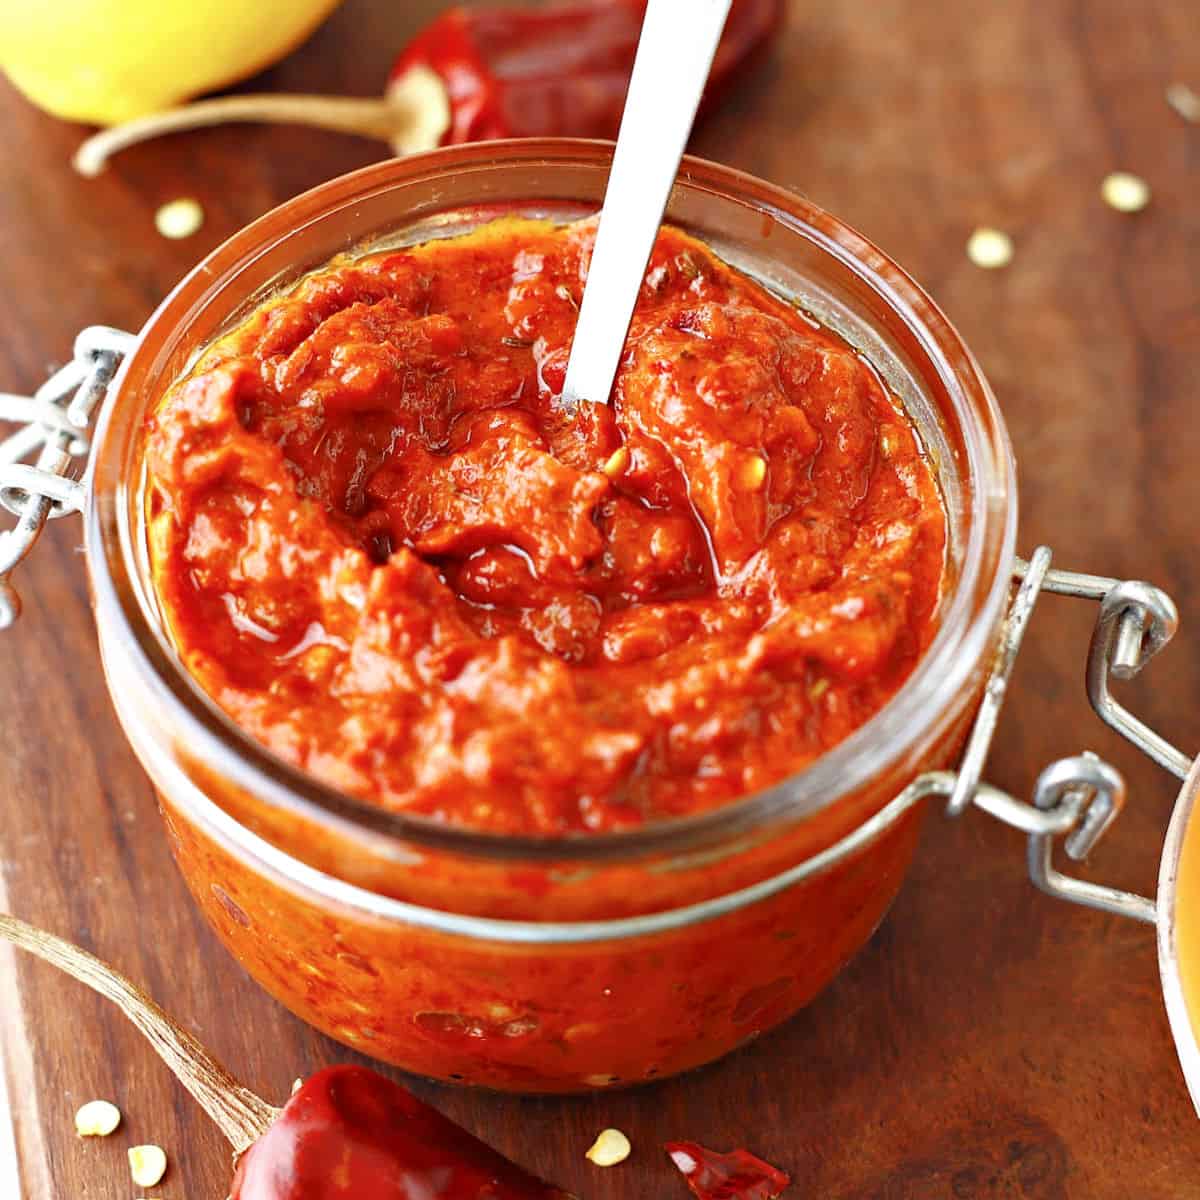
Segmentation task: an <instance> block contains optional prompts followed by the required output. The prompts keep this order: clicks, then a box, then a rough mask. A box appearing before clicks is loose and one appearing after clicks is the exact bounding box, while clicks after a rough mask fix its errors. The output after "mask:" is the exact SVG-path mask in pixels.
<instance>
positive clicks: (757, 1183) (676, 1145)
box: [666, 1142, 792, 1200]
mask: <svg viewBox="0 0 1200 1200" xmlns="http://www.w3.org/2000/svg"><path fill="white" fill-rule="evenodd" d="M666 1151H667V1153H668V1154H669V1155H670V1156H671V1161H672V1162H673V1163H674V1164H675V1165H676V1166H677V1167H678V1168H679V1169H680V1171H682V1172H683V1176H684V1178H685V1179H686V1180H687V1182H688V1187H690V1188H691V1189H692V1193H693V1195H695V1196H697V1197H698V1198H699V1200H774V1198H775V1197H776V1196H778V1195H779V1194H780V1193H781V1192H782V1191H783V1190H784V1188H786V1187H787V1186H788V1184H789V1183H791V1182H792V1180H791V1176H789V1175H787V1174H785V1173H784V1172H783V1171H780V1170H779V1169H778V1168H777V1167H773V1166H771V1164H770V1163H765V1162H763V1160H762V1159H761V1158H755V1156H754V1155H753V1154H751V1153H750V1152H749V1151H748V1150H731V1151H730V1152H729V1153H728V1154H718V1153H717V1152H716V1151H715V1150H707V1149H705V1148H704V1147H703V1146H699V1145H697V1144H696V1143H695V1142H668V1143H667V1145H666Z"/></svg>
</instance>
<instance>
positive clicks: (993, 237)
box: [967, 227, 1013, 271]
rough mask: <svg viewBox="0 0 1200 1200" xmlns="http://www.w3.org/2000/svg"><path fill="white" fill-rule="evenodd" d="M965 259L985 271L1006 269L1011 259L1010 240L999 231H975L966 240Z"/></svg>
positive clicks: (984, 229) (981, 229)
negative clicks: (999, 268)
mask: <svg viewBox="0 0 1200 1200" xmlns="http://www.w3.org/2000/svg"><path fill="white" fill-rule="evenodd" d="M967 257H968V258H969V259H970V260H971V261H972V262H973V263H974V264H975V265H976V266H977V267H982V268H983V269H984V270H985V271H994V270H996V269H997V268H998V267H1007V266H1008V264H1009V263H1010V262H1012V259H1013V244H1012V238H1010V237H1009V236H1008V234H1007V233H1004V232H1003V231H1002V230H999V229H989V228H987V227H983V228H980V229H976V230H975V232H974V233H973V234H971V236H970V237H969V238H968V239H967Z"/></svg>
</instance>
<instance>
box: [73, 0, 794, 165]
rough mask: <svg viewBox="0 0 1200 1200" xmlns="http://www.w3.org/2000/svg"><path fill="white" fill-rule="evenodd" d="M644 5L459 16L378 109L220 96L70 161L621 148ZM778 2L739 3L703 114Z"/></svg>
mask: <svg viewBox="0 0 1200 1200" xmlns="http://www.w3.org/2000/svg"><path fill="white" fill-rule="evenodd" d="M646 3H647V0H572V2H571V3H566V4H555V5H551V6H550V7H547V8H537V9H512V8H503V7H498V8H488V7H475V6H471V7H467V6H456V7H454V8H451V9H449V10H448V11H447V12H444V13H443V14H442V15H441V16H440V17H438V18H437V19H436V20H434V21H433V22H432V23H431V24H430V25H429V26H428V27H427V28H426V29H425V30H424V31H423V32H422V33H420V34H418V35H417V37H416V38H415V39H414V40H413V41H412V42H411V43H410V44H409V45H408V47H407V48H406V49H405V50H404V51H403V52H402V53H401V55H400V57H399V58H398V59H397V60H396V63H395V65H394V67H393V68H392V72H391V75H390V77H389V79H388V85H387V90H386V92H385V95H384V97H383V98H382V99H380V100H370V99H365V100H359V99H350V98H346V97H331V96H272V95H262V96H222V97H218V98H216V99H212V100H201V101H199V102H198V103H195V104H188V105H184V106H182V107H181V108H173V109H168V110H167V111H166V112H162V113H156V114H154V115H152V116H149V117H142V118H139V119H138V120H135V121H130V122H128V123H127V124H125V125H118V126H115V127H114V128H112V129H107V130H104V131H103V132H102V133H98V134H96V135H95V136H94V137H91V138H89V139H88V140H87V141H86V142H84V144H83V145H82V146H81V147H80V149H79V151H78V152H77V154H76V155H75V160H74V161H75V166H76V169H77V170H79V171H81V172H82V173H83V174H84V175H95V174H97V173H98V172H99V171H100V170H101V169H102V168H103V166H104V163H105V162H106V160H107V159H108V158H109V156H110V155H112V154H114V153H116V152H117V151H118V150H121V149H123V148H125V147H126V146H130V145H133V144H134V143H135V142H141V141H144V140H146V139H147V138H152V137H157V136H158V135H159V134H163V133H171V132H175V131H179V130H183V129H195V128H198V127H200V126H204V125H218V124H223V123H225V122H227V121H282V122H287V123H292V124H301V125H317V126H321V127H322V128H328V129H336V130H340V131H343V132H346V133H357V134H362V135H363V136H366V137H374V138H379V139H381V140H383V141H386V142H388V143H389V144H390V145H391V147H392V149H393V150H394V151H395V152H396V153H397V154H412V153H416V152H418V151H421V150H431V149H433V148H434V147H436V146H445V145H452V144H455V143H459V142H470V141H481V140H486V139H490V138H502V137H550V136H562V137H605V138H613V137H616V134H617V128H618V126H619V125H620V120H621V110H622V107H623V105H624V102H625V92H626V89H627V88H628V85H629V76H630V73H631V72H632V70H633V60H634V55H635V53H636V50H637V42H638V35H639V33H640V32H641V25H642V18H643V16H644V15H645V11H646ZM782 15H783V0H733V7H732V9H731V10H730V14H729V20H728V22H727V23H726V26H725V33H724V35H723V37H722V38H721V44H720V47H719V48H718V50H717V56H716V59H715V61H714V63H713V69H712V73H711V75H710V77H709V83H708V88H707V90H706V92H705V101H704V105H705V107H708V106H711V104H712V103H713V101H714V99H715V98H716V97H717V96H718V95H719V94H720V92H721V91H722V89H723V88H724V87H725V86H726V85H727V84H728V83H729V82H730V80H731V79H732V78H733V77H734V76H735V75H736V74H737V73H738V71H739V70H741V69H742V68H743V67H744V66H745V64H746V63H747V62H748V61H750V59H751V58H752V57H753V55H754V53H755V51H757V50H758V49H760V48H761V47H762V46H764V45H765V43H766V42H767V40H768V39H769V37H770V35H771V34H772V33H773V32H774V30H775V28H776V27H777V25H778V24H779V22H780V20H781V18H782Z"/></svg>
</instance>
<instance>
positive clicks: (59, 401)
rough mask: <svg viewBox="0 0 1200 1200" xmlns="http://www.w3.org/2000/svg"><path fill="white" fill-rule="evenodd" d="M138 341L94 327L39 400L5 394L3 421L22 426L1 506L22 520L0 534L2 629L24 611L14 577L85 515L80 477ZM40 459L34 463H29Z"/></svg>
mask: <svg viewBox="0 0 1200 1200" xmlns="http://www.w3.org/2000/svg"><path fill="white" fill-rule="evenodd" d="M134 341H135V338H134V336H133V335H132V334H129V333H125V332H123V331H122V330H120V329H110V328H108V327H107V326H104V325H93V326H91V327H90V328H88V329H85V330H84V331H83V332H82V333H81V334H80V335H79V336H78V337H77V338H76V339H75V350H74V357H73V358H72V359H71V361H70V362H69V363H67V364H66V366H64V367H62V368H60V369H59V370H58V371H55V373H54V374H53V375H51V376H50V378H49V379H47V380H46V382H45V383H43V384H42V386H41V387H40V388H38V390H37V391H36V392H35V393H34V394H33V395H32V396H14V395H10V394H7V393H0V421H2V422H8V423H10V424H15V425H17V426H18V428H17V429H16V431H15V432H14V433H11V434H10V435H9V436H8V437H6V438H5V439H4V440H3V441H0V506H3V507H4V508H5V509H7V510H8V511H9V512H10V513H12V514H13V516H15V517H16V518H17V521H16V524H15V526H14V527H13V528H12V529H7V530H4V531H0V629H7V628H8V627H9V626H10V625H12V624H13V622H14V621H16V619H17V617H18V616H19V615H20V612H21V601H20V597H19V596H18V595H17V593H16V591H15V590H14V588H13V586H12V584H11V583H10V581H9V580H10V577H11V575H12V572H13V570H14V568H16V567H17V565H18V564H19V563H21V562H22V561H23V560H24V559H25V557H26V556H27V555H28V554H29V552H30V550H32V549H33V546H34V543H35V542H36V541H37V539H38V536H39V535H40V534H41V532H42V530H43V529H44V528H45V526H46V522H47V521H50V520H53V519H54V518H55V517H62V516H65V515H66V514H68V513H72V512H78V511H79V510H80V509H81V508H82V507H83V502H84V497H85V490H84V486H83V484H82V483H80V482H79V478H78V476H79V475H80V474H82V469H81V468H82V466H83V465H84V464H85V463H86V457H87V453H88V450H89V448H90V447H89V443H88V438H87V431H88V426H89V425H90V424H91V419H92V415H93V413H94V412H95V411H96V407H97V406H98V404H99V403H100V401H101V400H102V399H103V397H104V395H105V393H106V392H107V391H108V387H109V384H111V383H112V381H113V377H114V376H115V375H116V373H117V368H118V367H119V366H120V365H121V362H122V360H123V359H124V358H125V356H126V355H127V354H128V353H129V351H130V350H131V349H132V347H133V343H134ZM34 454H36V455H37V457H36V459H35V461H34V462H32V463H29V462H26V461H25V460H26V459H28V458H30V457H32V456H33V455H34Z"/></svg>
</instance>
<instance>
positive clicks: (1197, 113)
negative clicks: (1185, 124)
mask: <svg viewBox="0 0 1200 1200" xmlns="http://www.w3.org/2000/svg"><path fill="white" fill-rule="evenodd" d="M1167 103H1168V104H1169V105H1170V106H1171V107H1172V108H1173V109H1174V110H1175V111H1176V112H1177V113H1178V114H1179V115H1180V116H1181V117H1182V118H1183V119H1184V120H1185V121H1191V122H1192V124H1193V125H1196V124H1200V95H1198V94H1197V93H1196V92H1194V91H1193V90H1192V89H1191V88H1190V87H1188V85H1187V84H1186V83H1173V84H1171V86H1170V87H1169V88H1167Z"/></svg>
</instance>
